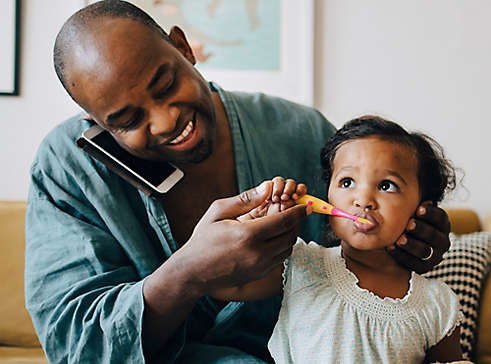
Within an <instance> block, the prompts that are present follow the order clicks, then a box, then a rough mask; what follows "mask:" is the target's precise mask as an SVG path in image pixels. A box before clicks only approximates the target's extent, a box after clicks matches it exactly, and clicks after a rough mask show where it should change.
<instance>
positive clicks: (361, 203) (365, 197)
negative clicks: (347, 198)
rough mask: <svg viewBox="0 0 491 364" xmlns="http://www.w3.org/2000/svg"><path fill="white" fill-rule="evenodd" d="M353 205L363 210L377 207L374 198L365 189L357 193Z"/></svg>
mask: <svg viewBox="0 0 491 364" xmlns="http://www.w3.org/2000/svg"><path fill="white" fill-rule="evenodd" d="M354 205H355V206H356V207H357V208H360V209H362V210H363V211H367V210H374V209H375V208H377V204H376V202H375V199H374V198H373V196H371V194H370V193H368V192H366V191H360V193H359V195H358V196H357V197H356V198H355V200H354Z"/></svg>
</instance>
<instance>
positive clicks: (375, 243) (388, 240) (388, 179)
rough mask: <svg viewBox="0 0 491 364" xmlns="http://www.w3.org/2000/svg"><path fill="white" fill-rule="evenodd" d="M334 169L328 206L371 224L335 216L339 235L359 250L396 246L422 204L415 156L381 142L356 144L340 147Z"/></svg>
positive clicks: (370, 139)
mask: <svg viewBox="0 0 491 364" xmlns="http://www.w3.org/2000/svg"><path fill="white" fill-rule="evenodd" d="M333 164H334V168H333V173H332V176H331V181H330V184H329V194H328V198H329V202H330V203H331V204H333V205H334V206H336V207H338V208H341V209H343V210H345V211H347V212H349V213H351V214H354V215H357V216H360V217H364V218H367V219H369V220H370V221H372V222H373V224H372V225H366V224H361V223H358V222H356V223H354V222H353V221H351V220H348V219H344V218H339V217H331V219H330V221H331V226H332V228H333V230H334V232H335V233H336V235H337V236H338V237H339V238H340V239H341V240H344V241H345V242H346V243H348V244H349V245H351V246H352V247H353V248H356V249H360V250H372V249H380V248H383V247H386V246H388V245H391V244H392V243H394V242H395V241H396V240H397V239H398V238H399V236H400V235H401V234H402V232H403V231H404V230H405V228H406V226H407V223H408V221H409V218H410V217H411V216H412V215H413V213H414V211H415V210H416V208H417V207H418V205H419V202H420V190H419V184H418V170H417V167H418V162H417V159H416V156H415V153H414V151H413V150H412V149H410V148H409V147H406V146H404V145H400V144H396V143H393V142H389V141H384V140H381V139H379V138H377V137H367V138H361V139H353V140H349V141H347V142H345V143H343V144H341V146H340V147H339V149H338V150H337V152H336V156H335V157H334V163H333Z"/></svg>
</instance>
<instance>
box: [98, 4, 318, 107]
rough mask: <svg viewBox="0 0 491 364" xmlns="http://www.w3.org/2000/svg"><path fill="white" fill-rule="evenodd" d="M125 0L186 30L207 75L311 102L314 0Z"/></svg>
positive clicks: (232, 85) (233, 86)
mask: <svg viewBox="0 0 491 364" xmlns="http://www.w3.org/2000/svg"><path fill="white" fill-rule="evenodd" d="M88 2H90V3H91V2H95V1H92V0H90V1H88ZM129 2H131V3H133V4H135V5H137V6H138V7H140V8H141V9H143V10H145V11H146V12H147V13H148V14H150V16H152V18H154V19H155V21H157V23H159V24H160V25H161V26H162V28H163V29H164V30H166V31H167V32H168V31H170V29H171V27H172V26H174V25H177V26H179V27H180V28H181V29H182V30H184V33H185V34H186V36H187V39H188V42H189V43H190V45H191V47H192V48H193V51H194V54H195V57H196V59H197V65H196V67H197V68H198V70H199V71H200V72H201V73H202V74H203V76H204V77H205V79H207V80H209V81H215V82H217V83H218V84H219V85H220V86H222V87H223V88H225V89H227V90H239V91H249V92H264V93H268V94H271V95H277V96H281V97H284V98H286V99H289V100H292V101H295V102H298V103H302V104H305V105H312V104H313V42H314V39H313V32H314V24H313V15H314V14H313V11H314V10H313V0H302V1H298V0H235V1H225V0H129Z"/></svg>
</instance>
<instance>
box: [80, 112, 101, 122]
mask: <svg viewBox="0 0 491 364" xmlns="http://www.w3.org/2000/svg"><path fill="white" fill-rule="evenodd" d="M80 119H82V120H85V121H88V122H91V123H94V124H97V123H96V121H95V119H94V117H93V116H92V115H90V114H89V113H84V114H82V116H81V117H80Z"/></svg>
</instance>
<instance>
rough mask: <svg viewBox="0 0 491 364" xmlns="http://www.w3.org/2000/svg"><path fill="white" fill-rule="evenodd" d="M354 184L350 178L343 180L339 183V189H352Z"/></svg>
mask: <svg viewBox="0 0 491 364" xmlns="http://www.w3.org/2000/svg"><path fill="white" fill-rule="evenodd" d="M354 184H355V181H353V180H352V179H351V178H343V179H342V180H341V181H339V186H340V187H341V188H350V187H353V186H354Z"/></svg>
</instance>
